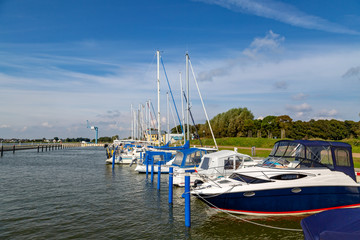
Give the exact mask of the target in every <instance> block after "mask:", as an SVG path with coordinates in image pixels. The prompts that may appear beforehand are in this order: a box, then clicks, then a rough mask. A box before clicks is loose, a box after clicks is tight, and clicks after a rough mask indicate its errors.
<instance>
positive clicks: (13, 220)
mask: <svg viewBox="0 0 360 240" xmlns="http://www.w3.org/2000/svg"><path fill="white" fill-rule="evenodd" d="M104 157H105V154H104V148H103V147H92V148H80V147H79V148H68V149H62V150H59V151H52V152H44V153H37V152H36V151H34V150H28V151H20V152H18V153H16V154H12V153H10V152H6V153H5V154H4V157H3V158H1V161H0V179H1V182H2V184H1V187H0V188H1V189H0V190H1V191H0V204H1V206H2V217H1V223H2V224H1V226H0V229H1V231H0V238H2V239H25V238H26V239H29V238H33V239H34V238H35V239H45V238H46V239H48V238H56V239H69V238H87V239H95V238H96V239H99V238H109V239H239V238H240V239H279V238H285V239H303V234H302V232H301V226H300V221H301V219H302V218H303V217H297V216H293V217H266V218H258V217H252V216H233V215H228V214H225V213H222V212H218V211H216V210H214V209H210V208H208V207H207V206H206V205H205V204H204V203H202V202H201V201H199V200H198V199H196V198H194V197H191V227H190V228H188V227H185V219H184V199H183V198H182V197H181V195H182V194H183V193H184V188H174V193H173V194H174V200H173V204H172V205H169V203H168V189H167V187H166V186H167V181H168V175H162V178H161V184H162V188H161V189H160V190H157V187H156V185H157V180H156V179H157V178H156V179H155V180H154V183H151V181H150V179H147V178H146V175H145V174H138V173H137V172H135V171H134V169H135V165H133V166H132V167H129V166H127V165H116V166H115V168H114V169H112V166H111V165H106V164H104ZM241 219H244V220H247V221H252V222H255V223H256V224H264V225H269V226H272V227H280V228H288V229H300V232H299V231H284V230H279V229H273V228H269V227H261V226H257V225H254V224H252V223H248V222H244V221H243V220H241Z"/></svg>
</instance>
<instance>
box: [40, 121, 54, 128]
mask: <svg viewBox="0 0 360 240" xmlns="http://www.w3.org/2000/svg"><path fill="white" fill-rule="evenodd" d="M41 126H43V127H46V128H52V127H53V125H51V124H50V123H48V122H43V123H42V124H41Z"/></svg>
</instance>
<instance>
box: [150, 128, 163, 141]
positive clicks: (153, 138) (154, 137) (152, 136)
mask: <svg viewBox="0 0 360 240" xmlns="http://www.w3.org/2000/svg"><path fill="white" fill-rule="evenodd" d="M161 138H162V139H165V138H166V132H165V131H161ZM146 141H148V142H150V141H151V142H158V141H159V134H158V130H150V134H146ZM162 142H164V141H162Z"/></svg>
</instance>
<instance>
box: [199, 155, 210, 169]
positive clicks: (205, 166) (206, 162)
mask: <svg viewBox="0 0 360 240" xmlns="http://www.w3.org/2000/svg"><path fill="white" fill-rule="evenodd" d="M209 162H210V158H208V157H204V158H203V160H202V163H201V166H200V168H201V169H208V168H209Z"/></svg>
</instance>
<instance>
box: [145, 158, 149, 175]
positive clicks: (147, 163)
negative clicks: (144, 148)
mask: <svg viewBox="0 0 360 240" xmlns="http://www.w3.org/2000/svg"><path fill="white" fill-rule="evenodd" d="M147 156H148V154H146V157H145V161H146V163H145V164H146V178H148V175H149V158H148V157H147Z"/></svg>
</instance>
